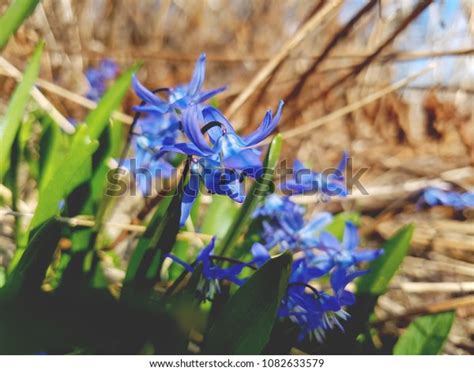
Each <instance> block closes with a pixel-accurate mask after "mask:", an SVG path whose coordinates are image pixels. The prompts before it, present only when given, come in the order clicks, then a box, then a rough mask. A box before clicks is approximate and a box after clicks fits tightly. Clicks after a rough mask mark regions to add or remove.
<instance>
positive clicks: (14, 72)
mask: <svg viewBox="0 0 474 371" xmlns="http://www.w3.org/2000/svg"><path fill="white" fill-rule="evenodd" d="M0 67H1V68H2V69H3V70H4V71H6V72H7V73H8V74H9V75H10V76H12V77H13V78H15V79H16V80H18V81H19V80H21V79H22V78H23V73H21V72H20V71H19V70H18V69H17V68H16V67H15V66H14V65H12V64H11V63H10V62H8V61H7V60H6V59H5V58H3V57H0ZM30 94H31V96H32V97H33V99H34V100H35V101H36V102H37V103H38V105H39V106H40V107H41V108H42V109H43V110H44V111H46V113H48V114H49V115H50V116H51V118H52V119H53V120H54V121H55V122H56V123H57V124H58V125H59V126H60V127H61V128H62V129H63V130H64V131H65V132H66V133H68V134H72V133H74V132H75V131H76V129H75V127H74V125H73V124H71V123H70V122H69V121H68V120H67V119H66V118H65V117H64V116H63V115H62V114H61V112H59V111H58V110H57V109H56V108H55V107H54V106H53V104H52V103H51V102H50V101H49V100H48V99H47V98H46V97H45V96H44V95H43V93H41V92H40V91H39V89H38V88H37V87H33V89H31V92H30Z"/></svg>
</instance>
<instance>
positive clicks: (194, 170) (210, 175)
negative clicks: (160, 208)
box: [180, 158, 245, 226]
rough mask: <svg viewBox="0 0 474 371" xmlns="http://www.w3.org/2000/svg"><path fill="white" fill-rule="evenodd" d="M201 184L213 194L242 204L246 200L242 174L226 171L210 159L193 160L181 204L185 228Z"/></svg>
mask: <svg viewBox="0 0 474 371" xmlns="http://www.w3.org/2000/svg"><path fill="white" fill-rule="evenodd" d="M201 182H202V183H203V184H204V186H205V187H206V189H207V190H208V192H209V193H211V194H218V195H223V196H228V197H230V198H231V199H232V200H234V201H236V202H239V203H242V202H243V201H244V199H245V194H244V187H243V183H242V182H243V178H242V173H240V172H238V171H235V170H232V169H230V170H229V169H225V168H222V167H220V166H218V165H217V164H216V163H215V162H214V161H211V160H208V159H205V158H203V159H199V160H196V159H192V160H191V166H190V177H189V181H188V183H187V184H186V186H185V187H184V196H183V202H182V204H181V219H180V225H181V226H183V225H184V224H185V223H186V220H187V219H188V217H189V214H190V212H191V208H192V206H193V204H194V201H195V200H196V198H197V196H198V194H199V188H200V184H201Z"/></svg>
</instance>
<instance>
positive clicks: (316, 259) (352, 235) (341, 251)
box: [310, 222, 383, 274]
mask: <svg viewBox="0 0 474 371" xmlns="http://www.w3.org/2000/svg"><path fill="white" fill-rule="evenodd" d="M358 246H359V234H358V230H357V226H356V225H355V224H353V223H352V222H346V225H345V229H344V237H343V240H342V243H341V242H340V241H339V240H338V239H337V238H336V237H334V236H333V235H332V234H330V233H329V232H326V231H323V232H321V234H320V236H319V244H318V246H317V247H318V250H319V253H318V252H315V253H314V254H313V256H312V258H311V262H310V264H311V266H312V267H314V268H317V269H319V270H320V271H321V272H320V273H321V274H324V273H327V272H329V271H330V270H331V269H332V268H333V267H337V268H343V269H347V268H349V267H352V266H354V265H356V264H358V263H361V262H370V261H372V260H374V259H376V258H378V257H379V256H380V255H382V254H383V250H382V249H375V250H368V249H358Z"/></svg>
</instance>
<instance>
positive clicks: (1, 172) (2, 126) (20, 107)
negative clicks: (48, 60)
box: [0, 1, 44, 182]
mask: <svg viewBox="0 0 474 371" xmlns="http://www.w3.org/2000/svg"><path fill="white" fill-rule="evenodd" d="M17 2H18V1H17ZM0 24H1V25H2V27H1V28H2V29H3V23H1V20H0ZM0 33H1V32H0ZM43 46H44V44H43V43H39V44H38V46H37V47H36V49H35V52H34V54H33V57H32V58H31V61H30V64H29V65H28V67H27V68H26V71H25V74H24V75H23V79H22V80H21V82H20V83H19V84H18V86H17V88H16V89H15V92H14V93H13V96H12V99H11V100H10V103H9V105H8V110H7V113H6V115H5V117H4V118H3V119H2V120H1V121H0V138H1V141H2V145H1V146H0V182H1V181H2V179H3V177H4V176H5V173H6V171H7V170H8V166H9V159H10V151H11V148H12V145H13V142H14V140H15V137H16V135H17V132H18V130H19V128H20V125H21V120H22V118H23V115H24V113H25V110H26V105H27V103H28V99H29V97H30V91H31V89H32V87H33V84H34V83H35V81H36V79H37V78H38V74H39V69H40V61H41V53H42V52H43Z"/></svg>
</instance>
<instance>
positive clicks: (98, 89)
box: [85, 59, 119, 101]
mask: <svg viewBox="0 0 474 371" xmlns="http://www.w3.org/2000/svg"><path fill="white" fill-rule="evenodd" d="M118 72H119V68H118V66H117V64H116V63H115V62H114V61H113V60H111V59H104V60H102V62H101V63H100V65H99V67H98V68H88V69H87V70H86V73H85V75H86V79H87V81H88V82H89V91H88V92H87V94H86V97H87V98H88V99H91V100H93V101H98V100H99V99H100V98H101V97H102V95H103V94H104V93H105V90H106V88H107V83H108V82H109V81H110V80H113V79H115V78H116V77H117V75H118Z"/></svg>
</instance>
